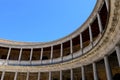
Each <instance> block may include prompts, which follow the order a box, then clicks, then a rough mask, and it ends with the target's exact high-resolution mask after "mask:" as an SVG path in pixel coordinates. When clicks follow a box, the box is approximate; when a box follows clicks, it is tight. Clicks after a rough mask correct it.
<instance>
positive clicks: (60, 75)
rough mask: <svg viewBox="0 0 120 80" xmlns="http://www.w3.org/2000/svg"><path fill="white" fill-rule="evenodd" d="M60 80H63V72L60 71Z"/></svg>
mask: <svg viewBox="0 0 120 80" xmlns="http://www.w3.org/2000/svg"><path fill="white" fill-rule="evenodd" d="M60 80H62V70H60Z"/></svg>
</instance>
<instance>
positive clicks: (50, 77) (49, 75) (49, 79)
mask: <svg viewBox="0 0 120 80" xmlns="http://www.w3.org/2000/svg"><path fill="white" fill-rule="evenodd" d="M49 80H51V71H50V72H49Z"/></svg>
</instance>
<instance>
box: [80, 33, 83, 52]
mask: <svg viewBox="0 0 120 80" xmlns="http://www.w3.org/2000/svg"><path fill="white" fill-rule="evenodd" d="M80 48H81V50H82V53H83V41H82V33H80Z"/></svg>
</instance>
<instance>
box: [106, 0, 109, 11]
mask: <svg viewBox="0 0 120 80" xmlns="http://www.w3.org/2000/svg"><path fill="white" fill-rule="evenodd" d="M105 3H106V7H107V11H108V12H109V1H108V0H105Z"/></svg>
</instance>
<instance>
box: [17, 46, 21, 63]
mask: <svg viewBox="0 0 120 80" xmlns="http://www.w3.org/2000/svg"><path fill="white" fill-rule="evenodd" d="M21 56H22V48H21V49H20V54H19V59H18V61H19V62H20V60H21Z"/></svg>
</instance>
